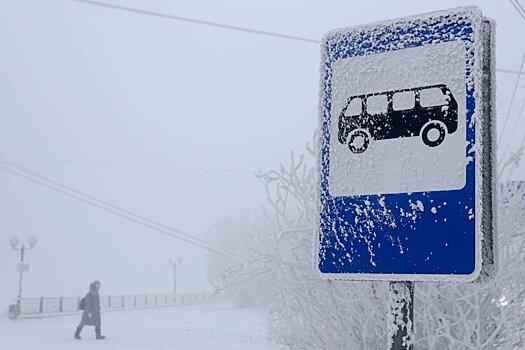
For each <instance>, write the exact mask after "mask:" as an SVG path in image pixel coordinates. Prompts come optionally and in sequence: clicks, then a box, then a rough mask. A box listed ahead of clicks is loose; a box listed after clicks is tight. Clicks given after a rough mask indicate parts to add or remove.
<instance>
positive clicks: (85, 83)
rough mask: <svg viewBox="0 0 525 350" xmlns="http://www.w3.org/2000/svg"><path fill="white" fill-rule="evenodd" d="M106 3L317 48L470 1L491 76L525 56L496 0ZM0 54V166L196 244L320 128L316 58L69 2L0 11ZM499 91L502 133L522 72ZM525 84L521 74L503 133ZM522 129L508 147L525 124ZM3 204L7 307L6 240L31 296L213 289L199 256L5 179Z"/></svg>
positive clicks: (10, 278)
mask: <svg viewBox="0 0 525 350" xmlns="http://www.w3.org/2000/svg"><path fill="white" fill-rule="evenodd" d="M113 3H120V4H125V5H129V6H135V7H139V8H143V9H149V10H155V11H160V12H165V13H170V14H175V15H181V16H188V17H193V18H198V19H204V20H210V21H216V22H220V23H227V24H232V25H237V26H245V27H249V28H254V29H260V30H268V31H275V32H280V33H285V34H290V35H297V36H303V37H309V38H312V39H320V38H321V37H322V35H323V34H324V33H325V32H326V31H328V30H330V29H333V28H337V27H342V26H348V25H355V24H360V23H366V22H371V21H377V20H383V19H388V18H393V17H400V16H406V15H412V14H417V13H424V12H429V11H434V10H439V9H445V8H449V7H455V6H458V5H461V4H465V5H466V4H476V5H478V6H479V7H480V8H481V9H482V11H483V13H484V15H485V16H489V17H492V18H494V19H495V20H496V21H497V24H498V25H497V66H498V67H500V68H504V69H512V70H517V69H518V68H519V64H520V61H521V57H522V55H523V52H524V50H525V44H524V43H523V40H522V39H521V38H520V35H519V34H518V33H522V32H523V29H524V28H525V21H523V20H522V19H521V18H520V17H519V16H518V14H517V13H516V11H515V10H514V8H513V7H512V5H511V4H510V3H509V2H506V1H503V2H496V1H478V2H476V1H472V2H469V3H467V2H464V1H461V2H458V1H451V0H450V1H440V2H423V1H395V2H385V1H365V2H349V1H300V0H296V1H286V2H285V1H274V0H266V1H221V2H217V1H211V0H210V1H203V0H201V1H187V2H175V1H167V0H155V1H146V0H143V1H138V0H127V1H113ZM0 43H2V48H1V51H0V52H1V54H0V118H1V121H2V123H1V124H0V135H1V137H0V155H3V156H7V157H9V159H10V160H13V161H16V162H18V163H20V164H22V165H24V166H27V167H31V168H33V169H35V170H36V171H38V172H40V173H42V174H45V175H47V176H49V178H51V179H54V180H57V181H59V182H61V183H64V184H66V185H69V186H72V187H74V188H76V189H79V190H82V191H84V192H86V193H89V194H91V195H94V196H97V197H100V198H101V199H104V200H107V201H109V202H111V203H114V204H116V205H119V206H122V207H124V208H126V209H129V210H132V211H135V212H137V213H140V214H141V215H144V216H147V217H150V218H152V219H155V220H158V221H160V222H162V223H165V224H168V225H171V226H173V227H177V228H180V229H182V230H183V231H186V232H188V233H191V234H194V235H196V236H199V237H206V235H207V232H208V229H209V227H210V225H212V224H213V221H214V219H215V218H218V217H221V216H223V215H230V216H237V215H238V214H239V213H240V212H242V211H245V210H250V211H253V210H256V209H257V208H260V207H261V206H262V205H264V203H265V193H264V191H263V188H262V186H260V185H259V183H258V182H257V181H256V179H255V177H254V176H253V172H254V171H256V170H259V169H261V170H267V169H272V168H275V167H276V166H278V164H279V163H286V162H287V160H288V159H289V156H290V152H291V151H292V150H294V151H296V152H302V151H303V150H304V146H305V144H306V142H307V141H310V140H311V139H312V135H313V133H314V130H315V128H316V126H317V116H318V115H317V106H318V78H319V64H320V63H319V46H318V45H316V44H310V43H304V42H293V41H288V40H284V39H279V38H271V37H264V36H260V35H255V34H249V33H239V32H234V31H230V30H222V29H217V28H210V27H204V26H199V25H194V24H188V23H180V22H175V21H169V20H162V19H159V18H151V17H147V16H141V15H136V14H129V13H124V12H119V11H115V10H110V9H103V8H98V7H92V6H88V5H84V4H79V3H75V2H70V1H67V0H47V1H36V0H32V1H30V0H23V1H13V0H11V1H9V0H2V1H0ZM497 78H498V81H497V89H498V90H497V106H498V122H499V123H500V126H501V124H502V123H503V121H504V119H505V117H506V114H507V109H508V106H509V103H510V99H511V95H512V89H513V87H514V84H515V80H516V75H512V74H507V73H498V75H497ZM524 86H525V76H523V77H522V81H521V83H520V84H519V88H518V90H517V94H516V97H515V102H514V108H513V110H512V111H511V115H510V119H509V121H508V123H509V125H508V127H507V128H508V129H509V130H507V132H506V136H507V137H508V136H509V134H510V130H511V126H513V125H515V124H514V121H515V120H516V118H517V112H518V109H519V106H520V105H521V103H522V101H523V99H524V98H525V88H524ZM516 125H517V130H518V131H517V132H516V133H515V140H513V141H512V142H513V143H512V145H513V147H511V148H515V147H516V146H517V144H518V140H519V139H521V135H522V134H523V131H522V130H524V127H525V121H523V120H522V121H521V122H519V123H518V124H516ZM504 142H507V140H506V139H505V140H504ZM504 145H505V143H504ZM63 161H76V162H79V163H70V162H63ZM95 163H96V164H95ZM101 163H102V164H101ZM136 166H140V167H136ZM159 168H162V169H159ZM524 174H525V166H523V165H522V166H521V169H519V170H518V171H516V172H514V173H513V176H515V177H522V178H523V176H524ZM0 197H1V199H2V200H1V201H0V277H1V284H0V309H3V308H4V305H6V304H7V302H8V300H9V299H10V298H12V297H14V296H15V295H16V287H17V275H16V272H15V266H16V261H17V256H16V254H14V253H13V252H12V251H11V250H10V247H9V245H8V243H7V241H8V239H9V237H10V236H12V235H18V236H20V237H21V238H23V239H25V238H26V237H28V236H29V235H36V236H38V238H39V240H40V242H39V244H38V246H37V247H36V248H35V250H34V251H30V252H28V255H27V261H29V262H30V263H31V270H30V272H29V273H27V274H26V275H25V276H24V278H25V291H24V293H25V294H26V295H28V296H40V295H53V296H54V295H77V294H80V293H83V292H85V290H86V288H87V284H88V283H89V282H90V281H91V280H93V279H100V280H101V281H102V284H103V289H102V292H103V293H127V294H131V293H143V292H169V291H170V290H171V271H170V268H169V266H168V265H167V263H166V258H167V257H169V256H175V257H176V256H181V257H183V258H184V262H183V265H182V266H181V267H180V269H179V277H180V278H179V282H180V284H179V286H180V288H179V290H180V291H182V292H185V291H204V290H209V289H210V286H209V284H208V282H207V280H206V269H205V265H206V261H205V252H204V251H203V250H202V249H200V248H197V247H193V246H190V245H188V244H187V243H184V242H181V241H178V240H174V239H172V238H168V237H164V236H162V235H160V234H158V233H156V232H154V231H150V230H148V229H146V228H143V227H140V226H137V225H136V224H133V223H130V222H127V221H125V220H123V219H122V218H119V217H116V216H114V215H112V214H110V213H107V212H103V211H100V210H98V209H96V208H92V207H89V206H87V205H86V204H84V203H81V202H78V201H75V200H73V199H71V198H68V197H65V196H62V195H60V194H58V193H55V192H52V191H50V190H49V189H46V188H43V187H40V186H38V185H36V184H32V183H30V182H28V181H26V180H24V179H21V178H18V177H15V176H13V175H11V174H9V173H6V172H4V171H2V170H0Z"/></svg>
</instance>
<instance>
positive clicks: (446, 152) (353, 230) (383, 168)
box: [315, 7, 496, 349]
mask: <svg viewBox="0 0 525 350" xmlns="http://www.w3.org/2000/svg"><path fill="white" fill-rule="evenodd" d="M493 27H494V26H493V22H492V21H491V20H489V19H486V18H484V17H483V16H482V14H481V12H480V10H479V9H477V8H475V7H461V8H456V9H451V10H446V11H440V12H434V13H429V14H424V15H420V16H413V17H407V18H401V19H396V20H391V21H385V22H378V23H373V24H368V25H360V26H357V27H350V28H342V29H338V30H334V31H331V32H329V33H328V34H327V35H325V37H324V39H323V43H322V50H321V52H322V58H321V61H322V62H321V86H320V88H321V104H320V130H321V132H320V139H319V146H320V147H319V149H320V151H319V157H318V162H319V169H320V174H319V175H320V176H319V192H318V193H319V218H318V223H319V226H318V229H317V231H316V233H315V240H316V244H315V246H316V264H315V265H316V271H317V273H318V275H319V276H320V277H322V278H326V279H343V280H374V281H390V282H391V284H390V299H391V300H390V305H391V315H390V316H389V320H391V323H389V331H392V333H391V337H390V340H391V347H392V348H393V349H410V348H411V347H412V346H413V345H412V344H413V340H414V339H413V332H412V327H413V293H414V284H413V282H415V281H438V282H471V281H482V280H484V279H485V278H487V277H489V276H490V275H491V274H492V273H493V270H494V269H493V266H494V250H493V246H494V238H493V231H494V227H495V210H494V203H495V201H494V195H495V191H494V190H493V188H494V176H493V169H494V162H495V158H496V157H495V153H494V144H495V140H494V135H495V134H494V124H493V121H492V120H493V119H494V115H493V112H492V104H493V94H494V91H493V90H494V89H493V81H494V79H493V73H494V69H493V64H494V60H493V56H494V46H493V37H494V30H493Z"/></svg>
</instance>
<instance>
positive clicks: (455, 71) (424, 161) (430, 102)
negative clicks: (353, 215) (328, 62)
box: [329, 41, 466, 196]
mask: <svg viewBox="0 0 525 350" xmlns="http://www.w3.org/2000/svg"><path fill="white" fill-rule="evenodd" d="M465 72H466V65H465V43H464V42H463V41H451V42H445V43H438V44H432V45H425V46H420V47H415V48H409V49H405V50H397V51H388V52H384V53H377V54H371V55H366V56H357V57H349V58H345V59H341V60H338V61H336V62H335V63H334V64H333V77H334V78H333V82H332V89H333V90H332V91H333V95H332V110H331V125H330V176H329V190H330V194H331V195H332V196H348V195H358V194H387V193H400V192H417V191H433V190H447V189H459V188H462V187H463V186H464V185H465V167H466V154H465V144H466V128H465V104H459V105H457V104H455V101H464V100H465ZM431 86H433V87H431ZM354 96H356V97H354ZM449 96H450V97H449ZM352 97H354V98H352ZM446 97H447V98H448V99H447V98H446ZM359 104H362V105H364V106H361V107H364V108H362V109H361V110H358V108H359V106H358V105H359ZM452 104H454V106H456V105H457V107H456V110H454V106H452ZM347 106H348V107H350V109H351V111H352V113H350V117H348V116H347V115H346V114H345V108H346V107H347ZM358 112H360V113H358ZM448 117H451V118H448ZM434 123H435V125H434ZM428 126H430V128H429V127H428ZM434 126H435V127H434ZM341 130H342V133H343V135H342V136H345V137H342V138H341V137H338V136H340V135H341ZM360 131H363V132H364V133H365V134H366V136H365V137H362V138H359V137H354V135H356V134H358V133H359V132H360ZM422 131H424V132H425V134H424V135H423V134H422ZM367 138H368V140H367ZM441 139H442V141H441V142H439V144H436V145H434V146H429V145H428V143H431V142H428V141H434V143H438V142H437V141H440V140H441ZM341 141H343V142H341ZM425 141H427V142H425ZM350 142H353V143H354V144H353V145H349V143H350ZM359 142H360V143H359ZM364 142H368V143H369V144H368V147H367V149H366V150H363V151H362V152H353V151H352V146H353V147H356V148H357V149H361V148H362V145H363V143H364ZM356 169H359V172H358V173H356V171H355V170H356Z"/></svg>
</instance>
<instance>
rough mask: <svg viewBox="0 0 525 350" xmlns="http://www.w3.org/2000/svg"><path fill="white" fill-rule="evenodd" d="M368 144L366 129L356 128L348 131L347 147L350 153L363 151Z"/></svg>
mask: <svg viewBox="0 0 525 350" xmlns="http://www.w3.org/2000/svg"><path fill="white" fill-rule="evenodd" d="M369 144H370V135H369V134H368V132H366V130H363V129H357V130H354V131H352V132H351V133H350V136H349V137H348V147H349V148H350V151H352V153H356V154H359V153H363V152H364V151H366V149H367V148H368V145H369Z"/></svg>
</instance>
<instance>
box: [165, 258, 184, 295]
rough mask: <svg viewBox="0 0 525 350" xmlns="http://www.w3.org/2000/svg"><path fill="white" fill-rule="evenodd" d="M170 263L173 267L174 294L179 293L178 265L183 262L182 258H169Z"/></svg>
mask: <svg viewBox="0 0 525 350" xmlns="http://www.w3.org/2000/svg"><path fill="white" fill-rule="evenodd" d="M167 261H168V265H170V266H172V267H173V295H174V296H175V295H177V266H179V265H180V264H182V258H180V257H179V258H177V259H173V258H168V260H167Z"/></svg>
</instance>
